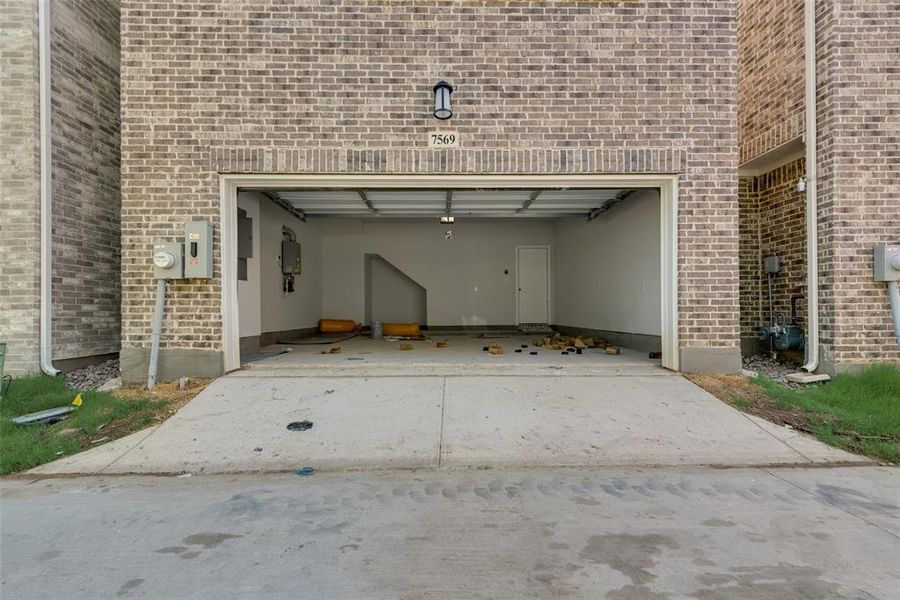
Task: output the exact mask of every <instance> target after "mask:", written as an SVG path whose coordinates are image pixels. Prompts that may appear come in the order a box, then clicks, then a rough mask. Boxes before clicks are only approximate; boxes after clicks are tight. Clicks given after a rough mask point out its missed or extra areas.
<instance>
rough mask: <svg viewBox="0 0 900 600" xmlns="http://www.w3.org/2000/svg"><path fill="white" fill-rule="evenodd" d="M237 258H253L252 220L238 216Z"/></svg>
mask: <svg viewBox="0 0 900 600" xmlns="http://www.w3.org/2000/svg"><path fill="white" fill-rule="evenodd" d="M237 225H238V249H237V255H238V258H253V219H251V218H249V217H248V216H247V214H246V213H244V214H243V215H241V214H238V219H237Z"/></svg>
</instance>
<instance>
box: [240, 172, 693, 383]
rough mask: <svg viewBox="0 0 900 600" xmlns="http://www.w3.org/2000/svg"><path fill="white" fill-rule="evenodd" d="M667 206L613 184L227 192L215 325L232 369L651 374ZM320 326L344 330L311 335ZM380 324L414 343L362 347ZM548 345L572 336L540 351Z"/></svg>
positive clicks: (666, 332) (668, 345)
mask: <svg viewBox="0 0 900 600" xmlns="http://www.w3.org/2000/svg"><path fill="white" fill-rule="evenodd" d="M666 196H667V190H665V189H663V188H662V187H651V186H644V187H639V186H626V185H616V186H602V187H601V186H592V187H586V186H583V185H582V187H578V186H575V187H569V186H562V185H560V186H556V187H550V186H544V187H537V186H535V187H487V186H479V187H454V188H449V187H448V188H443V189H435V188H431V187H428V188H426V187H423V188H410V187H395V188H391V187H379V186H366V187H341V188H334V187H325V186H315V187H314V186H308V185H307V186H303V185H293V186H292V185H281V186H278V185H258V184H257V185H252V186H246V187H244V186H239V185H234V186H233V202H232V203H230V204H231V206H230V208H231V209H233V212H232V213H231V215H230V219H231V220H232V221H233V223H232V224H231V225H230V226H231V227H233V230H234V234H235V235H234V241H233V243H232V244H228V243H226V244H225V245H224V247H223V257H226V256H229V255H230V257H231V259H233V268H232V269H223V302H224V303H225V304H226V306H227V307H228V308H229V310H224V311H223V315H224V316H225V318H226V321H225V323H226V325H227V324H228V323H229V319H228V316H229V314H230V315H233V317H232V318H233V320H232V321H231V324H232V326H233V325H234V324H235V323H236V324H237V328H236V329H237V331H236V332H234V333H236V334H237V335H236V336H234V337H236V338H237V340H234V339H232V340H231V345H232V346H234V345H237V348H238V349H239V354H238V356H239V358H238V361H236V362H238V364H239V365H244V366H249V367H250V368H259V367H261V366H264V367H273V366H282V367H289V366H297V367H302V366H307V367H315V368H318V367H321V368H325V367H328V366H329V365H330V366H333V367H339V368H348V369H351V368H352V369H357V370H359V369H361V368H363V367H375V366H379V365H381V366H389V365H394V366H402V367H408V368H410V369H415V367H416V366H417V365H419V366H422V367H427V368H429V369H430V368H433V367H434V366H435V365H442V366H444V367H448V366H449V365H455V366H458V367H461V368H463V367H466V366H472V367H480V366H483V367H485V368H490V365H512V366H519V367H526V366H528V365H533V366H535V367H538V368H545V367H549V366H553V365H564V366H566V367H578V368H581V367H593V366H602V365H612V366H616V365H620V366H624V365H629V364H636V365H643V366H646V365H650V364H656V365H658V364H660V361H659V360H658V359H657V360H655V361H654V360H651V359H650V358H649V353H651V352H654V353H661V354H662V357H663V360H662V364H663V366H666V367H668V368H677V357H675V356H673V354H674V353H673V352H672V340H673V338H674V337H675V336H674V335H673V333H674V330H673V328H672V327H671V324H672V323H674V306H673V304H674V303H671V302H670V301H669V298H670V296H669V293H670V291H671V290H670V289H669V286H671V284H672V281H673V280H674V278H673V276H672V271H671V269H669V268H668V261H670V260H671V259H672V254H673V253H672V252H669V251H668V250H667V245H668V244H671V241H672V239H674V236H672V235H671V234H670V233H668V231H667V227H669V226H670V225H671V223H670V222H668V221H669V217H667V214H668V212H669V211H670V210H671V206H670V203H669V202H667V201H666ZM224 215H225V206H224V203H223V223H224ZM223 231H224V229H223ZM224 239H227V238H224ZM228 250H230V251H228ZM226 271H228V272H226ZM229 276H233V281H232V282H230V285H225V284H226V281H227V280H226V278H227V277H229ZM230 287H231V288H233V292H236V293H235V296H236V302H234V306H228V303H227V302H225V296H227V295H228V294H230V293H231V291H230V290H229V288H230ZM322 320H345V321H348V322H351V323H355V324H357V327H356V330H355V331H353V332H348V333H347V334H340V333H335V334H329V335H323V334H322V333H321V332H320V331H318V327H319V324H320V321H322ZM391 323H401V324H413V325H417V326H418V327H419V328H420V331H421V335H422V339H421V340H407V339H397V338H395V337H392V336H388V338H387V341H385V338H383V337H382V336H378V335H376V336H374V337H373V336H372V335H371V333H370V332H371V329H373V328H374V329H376V331H378V330H381V329H383V327H384V326H385V325H387V324H391ZM225 329H229V327H227V326H226V328H225ZM554 334H560V335H561V336H563V337H570V338H574V337H576V336H582V340H581V341H579V342H578V343H577V344H576V343H575V342H574V340H572V339H569V340H568V343H565V342H563V344H562V345H563V346H564V347H559V345H560V342H559V340H558V339H557V340H555V342H554V344H553V346H552V347H548V346H546V345H544V347H538V345H539V344H540V343H541V342H542V341H546V338H552V337H553V336H554ZM232 335H233V334H232ZM227 337H228V336H227V335H226V343H225V346H226V348H227V346H228V345H229V343H228V341H227ZM599 340H603V341H605V342H606V343H607V344H609V345H611V346H614V347H617V348H620V349H621V353H620V354H618V355H613V354H607V353H606V351H605V350H603V349H602V348H600V347H594V345H593V344H591V342H592V341H599ZM235 341H237V344H234V342H235ZM583 341H586V342H587V344H586V345H588V346H591V347H588V348H583V347H581V346H582V342H583ZM675 347H676V348H677V346H675ZM337 348H340V350H337ZM497 348H500V350H499V351H498V350H497ZM500 352H502V354H500ZM227 355H228V352H227V351H226V356H227ZM276 355H277V356H276ZM335 355H337V356H335ZM667 355H668V357H667ZM566 361H569V362H566ZM576 361H579V362H576Z"/></svg>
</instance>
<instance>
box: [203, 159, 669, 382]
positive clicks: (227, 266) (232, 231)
mask: <svg viewBox="0 0 900 600" xmlns="http://www.w3.org/2000/svg"><path fill="white" fill-rule="evenodd" d="M288 187H289V188H291V189H294V190H296V189H302V188H310V189H322V188H328V189H360V188H364V189H421V188H428V189H473V188H475V189H485V188H507V189H509V188H526V189H541V188H556V189H558V188H569V189H579V188H582V189H583V188H645V189H646V188H651V189H653V188H655V189H658V190H659V192H660V227H661V230H662V231H661V235H660V260H661V273H662V282H661V283H662V285H661V289H662V298H661V303H662V351H663V359H662V365H663V366H664V367H666V368H667V369H671V370H673V371H677V370H678V369H679V362H678V359H679V350H678V347H679V344H678V176H677V175H649V174H648V175H258V174H249V175H234V174H220V175H219V195H220V210H221V212H220V227H221V231H220V234H221V237H220V242H221V246H220V247H221V259H222V262H221V269H220V273H221V287H222V313H221V314H222V353H223V360H224V368H225V371H226V372H228V371H234V370H236V369H239V368H240V367H241V357H240V328H239V325H240V323H239V320H238V319H239V317H238V286H237V192H238V189H277V188H288Z"/></svg>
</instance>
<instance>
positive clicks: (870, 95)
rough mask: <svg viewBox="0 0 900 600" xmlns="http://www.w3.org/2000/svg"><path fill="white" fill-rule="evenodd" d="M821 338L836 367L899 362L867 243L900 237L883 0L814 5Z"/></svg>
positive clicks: (896, 130) (893, 14)
mask: <svg viewBox="0 0 900 600" xmlns="http://www.w3.org/2000/svg"><path fill="white" fill-rule="evenodd" d="M818 22H819V29H820V32H819V35H820V38H821V39H820V44H819V50H818V54H819V60H820V65H819V84H820V85H819V94H820V100H819V114H820V121H821V126H820V132H819V146H820V155H821V158H820V167H819V168H820V170H821V171H822V173H821V178H820V217H821V220H822V224H821V230H820V236H821V244H822V245H821V250H820V260H821V263H822V264H821V274H822V303H823V312H822V320H823V332H824V336H823V343H824V344H825V345H826V348H825V350H826V351H825V356H824V358H825V360H826V361H827V362H828V363H833V364H836V365H837V368H838V369H840V368H847V367H852V365H854V364H856V363H865V362H870V361H873V360H888V361H893V362H896V363H900V347H898V345H897V344H896V342H895V341H894V338H893V333H892V331H893V330H892V324H891V314H890V310H889V305H888V302H887V293H886V291H885V285H884V284H883V283H876V282H874V281H873V276H872V275H873V274H872V255H873V254H872V253H873V251H872V247H873V246H874V245H875V244H876V243H884V242H888V243H894V244H897V243H900V200H898V198H900V120H898V118H897V115H898V113H900V78H898V77H897V73H898V70H900V15H898V11H897V4H896V2H892V1H888V0H865V1H863V0H840V1H838V2H835V3H834V4H831V3H825V2H823V3H821V4H820V6H819V18H818Z"/></svg>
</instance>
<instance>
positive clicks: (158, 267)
mask: <svg viewBox="0 0 900 600" xmlns="http://www.w3.org/2000/svg"><path fill="white" fill-rule="evenodd" d="M153 277H155V278H156V279H182V278H184V257H183V256H182V245H181V242H165V241H158V242H155V243H154V244H153Z"/></svg>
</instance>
